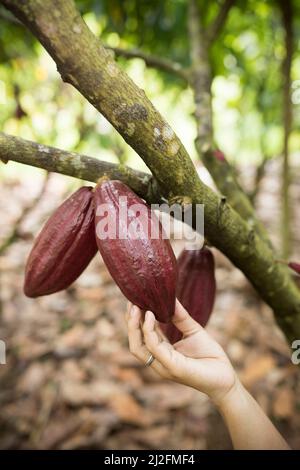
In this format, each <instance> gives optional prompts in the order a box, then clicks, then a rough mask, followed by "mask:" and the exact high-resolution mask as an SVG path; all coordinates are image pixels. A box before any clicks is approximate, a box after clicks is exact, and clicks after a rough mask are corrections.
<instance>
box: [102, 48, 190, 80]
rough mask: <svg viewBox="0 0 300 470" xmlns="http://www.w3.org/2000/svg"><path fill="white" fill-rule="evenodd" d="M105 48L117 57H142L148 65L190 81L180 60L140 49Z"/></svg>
mask: <svg viewBox="0 0 300 470" xmlns="http://www.w3.org/2000/svg"><path fill="white" fill-rule="evenodd" d="M105 49H107V50H110V51H113V52H114V54H115V55H116V57H125V58H126V59H142V60H143V61H144V62H145V64H146V65H147V66H148V67H152V68H155V69H157V70H160V71H163V72H167V73H170V74H172V75H176V76H178V77H179V78H181V79H183V80H184V81H188V72H187V70H185V69H184V68H183V67H182V65H181V64H179V63H178V62H173V61H172V60H168V59H164V58H162V57H158V56H154V55H151V54H147V53H146V52H143V51H140V50H139V49H129V50H128V49H122V48H120V47H110V46H105Z"/></svg>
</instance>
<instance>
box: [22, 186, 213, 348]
mask: <svg viewBox="0 0 300 470" xmlns="http://www.w3.org/2000/svg"><path fill="white" fill-rule="evenodd" d="M122 198H123V199H122ZM124 198H125V199H126V204H127V205H128V207H133V205H138V207H139V208H140V209H141V210H140V212H143V217H141V218H137V216H136V212H134V211H131V210H128V211H127V212H126V220H125V219H124V210H123V208H122V207H121V206H122V200H123V201H124ZM103 208H104V209H105V210H104V211H103ZM107 212H109V214H110V215H112V214H113V217H114V219H113V220H114V223H115V227H114V229H115V236H113V237H112V236H110V234H107V236H105V231H104V232H103V230H102V229H103V222H104V223H107V219H105V218H104V213H105V214H106V216H107ZM99 227H100V228H101V230H102V231H99V230H100V229H99ZM98 229H99V230H98ZM153 230H154V232H153ZM155 230H156V232H155ZM100 232H101V233H100ZM103 233H104V235H103ZM153 233H156V236H155V237H152V236H151V234H153ZM97 248H98V249H99V251H100V253H101V255H102V258H103V260H104V262H105V264H106V266H107V268H108V270H109V272H110V274H111V276H112V277H113V279H114V281H115V282H116V284H117V285H118V286H119V288H120V290H121V291H122V292H123V294H124V295H125V297H127V299H128V300H130V301H131V302H132V303H133V304H134V305H137V306H138V307H140V308H141V309H142V310H151V311H152V312H153V313H154V314H155V316H156V318H157V320H158V321H160V322H162V324H164V327H163V330H164V332H165V334H166V336H167V337H168V338H169V339H170V341H171V342H172V343H174V342H175V340H176V341H177V340H178V339H180V337H181V335H180V333H179V331H178V330H177V329H176V327H175V326H174V325H173V324H172V323H171V317H172V316H173V314H174V308H175V299H176V295H177V297H178V298H179V300H180V301H181V303H182V304H183V305H184V307H185V308H186V309H187V310H188V311H189V313H190V314H191V315H192V316H193V318H195V319H196V320H197V321H198V322H199V323H200V324H202V325H203V326H205V324H206V323H207V321H208V318H209V316H210V314H211V311H212V307H213V303H214V297H215V278H214V260H213V256H212V253H211V251H210V250H209V249H208V248H202V249H201V250H191V251H187V250H184V251H183V253H182V254H181V256H180V257H179V259H178V262H176V258H175V255H174V253H173V250H172V248H171V245H170V242H169V240H168V239H166V238H165V236H164V233H163V229H162V226H161V224H160V222H159V220H158V219H157V217H156V215H155V214H154V213H153V211H151V209H150V207H149V206H148V205H147V204H146V203H145V202H144V201H143V200H142V199H141V198H139V197H138V196H137V195H136V194H135V193H134V192H133V191H132V190H131V189H129V188H128V187H127V186H126V185H125V184H123V183H122V182H120V181H114V180H107V179H103V180H101V181H100V182H99V183H98V184H97V186H96V187H95V189H94V190H93V188H91V187H82V188H80V189H79V190H78V191H76V192H75V193H74V194H73V195H72V196H71V197H69V198H68V199H67V200H66V201H65V202H64V203H63V204H62V205H61V206H60V207H59V208H58V209H57V210H56V211H55V212H54V214H53V215H52V216H51V217H50V219H49V220H48V221H47V222H46V224H45V226H44V227H43V229H42V231H41V232H40V234H39V235H38V237H37V238H36V240H35V243H34V245H33V248H32V250H31V253H30V255H29V258H28V260H27V264H26V268H25V283H24V292H25V294H26V295H27V296H28V297H38V296H42V295H48V294H52V293H54V292H58V291H60V290H62V289H66V288H67V287H69V286H70V285H71V284H72V283H73V282H74V281H75V280H76V279H77V278H78V277H79V276H80V274H81V273H82V272H83V271H84V269H85V268H86V267H87V265H88V264H89V262H90V261H91V260H92V258H93V257H94V256H95V254H96V252H97Z"/></svg>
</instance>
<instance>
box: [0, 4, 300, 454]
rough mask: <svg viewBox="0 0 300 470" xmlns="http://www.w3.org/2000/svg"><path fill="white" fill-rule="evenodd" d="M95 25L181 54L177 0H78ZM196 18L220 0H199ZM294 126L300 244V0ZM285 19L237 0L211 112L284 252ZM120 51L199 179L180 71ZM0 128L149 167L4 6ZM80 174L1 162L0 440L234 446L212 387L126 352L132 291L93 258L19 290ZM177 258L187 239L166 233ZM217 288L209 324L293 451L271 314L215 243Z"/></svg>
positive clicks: (285, 370) (152, 50) (285, 352)
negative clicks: (57, 286) (43, 289)
mask: <svg viewBox="0 0 300 470" xmlns="http://www.w3.org/2000/svg"><path fill="white" fill-rule="evenodd" d="M76 4H77V5H78V7H79V8H80V10H81V13H82V14H83V16H84V19H85V21H86V22H87V24H88V26H89V27H90V28H91V29H92V31H93V32H94V33H95V34H96V35H98V36H99V37H100V36H101V39H102V40H103V41H104V42H105V43H106V44H107V45H108V46H110V47H112V48H116V47H117V48H123V49H130V50H131V49H139V50H140V51H143V52H146V53H148V54H154V55H156V56H160V57H165V58H169V59H172V60H173V61H176V62H178V63H180V64H182V65H183V66H188V65H189V44H188V37H187V24H186V23H187V14H186V13H187V12H186V10H187V8H186V6H187V2H186V1H185V0H173V1H169V0H167V1H158V0H153V1H150V0H141V1H138V0H126V1H120V0H103V1H88V0H81V1H76ZM200 4H202V9H203V12H204V23H209V22H210V21H211V19H212V18H213V17H214V16H215V15H216V13H217V11H218V8H219V6H220V4H221V2H204V1H202V2H200ZM292 22H293V23H292V25H293V56H292V65H291V84H290V106H291V110H292V125H291V129H290V132H289V170H290V178H289V188H288V191H289V205H290V221H289V226H290V233H289V253H290V256H291V257H294V258H295V259H296V260H297V257H298V261H299V258H300V256H299V249H298V247H299V240H300V222H299V221H300V207H299V201H300V178H299V177H300V166H299V156H300V152H299V147H300V130H299V124H300V74H299V72H300V54H299V30H300V5H299V3H298V2H296V1H294V2H293V3H292ZM285 34H286V32H285V28H284V24H283V21H282V14H281V10H280V5H279V4H277V2H273V1H258V0H249V1H247V2H246V1H237V2H236V3H235V4H234V6H233V7H232V8H231V11H230V13H229V15H228V19H227V22H226V24H225V26H224V28H223V30H222V32H221V34H220V35H219V37H218V39H217V40H216V41H215V43H214V45H213V47H212V49H211V53H210V61H211V66H212V70H213V77H214V78H213V86H212V92H213V113H214V114H213V117H214V133H215V139H216V143H217V145H218V146H219V147H220V148H221V149H222V150H223V151H224V152H225V154H226V158H227V159H228V160H229V161H230V163H231V164H232V165H233V167H234V169H235V172H236V174H237V175H238V177H239V179H240V182H241V183H242V185H243V187H244V188H245V190H246V191H247V193H248V194H249V196H250V197H251V199H252V200H253V203H254V204H255V206H256V208H257V212H258V215H259V216H260V218H261V220H262V221H263V222H264V224H265V226H266V227H267V228H268V230H269V232H270V234H271V237H272V241H273V242H274V244H275V246H276V247H277V248H278V250H280V247H281V234H282V226H281V224H282V222H281V221H282V197H281V187H282V178H283V171H282V168H283V166H282V164H283V157H282V154H283V147H284V132H285V131H284V128H285V126H284V109H283V107H284V105H283V83H284V76H283V72H282V70H283V63H284V59H285V57H286V49H285V40H284V38H285ZM118 63H119V64H120V66H121V67H122V68H124V70H126V72H127V73H128V74H129V75H130V76H131V77H132V79H133V80H134V81H135V83H137V84H138V85H139V86H140V87H142V88H143V89H145V91H146V94H147V96H148V97H149V98H150V99H151V100H152V102H153V103H154V105H155V106H156V107H157V108H158V110H159V111H160V112H161V113H162V114H163V116H164V117H165V118H166V120H167V121H168V122H169V123H170V125H171V126H172V127H173V129H174V130H175V132H176V133H177V134H178V135H179V137H180V138H181V140H182V141H183V143H184V145H185V146H186V148H187V150H188V152H189V154H190V155H191V157H192V158H193V160H194V162H195V165H196V166H197V168H198V171H199V174H200V176H201V178H202V179H203V180H204V181H205V182H206V183H207V184H209V185H210V186H211V187H214V186H213V182H212V180H211V178H210V176H209V174H208V172H207V170H206V169H205V168H204V167H203V166H202V165H201V162H200V161H199V160H198V157H197V155H196V152H195V148H194V139H195V137H196V125H195V120H194V117H193V112H194V101H193V94H192V92H191V90H190V89H189V88H188V87H187V85H186V84H185V83H184V82H183V81H182V80H181V79H180V78H178V77H174V76H172V75H170V74H167V73H166V72H162V71H159V70H156V69H153V68H148V67H146V65H145V62H144V61H143V60H142V59H130V60H129V59H125V58H118ZM0 110H1V112H0V129H1V130H2V131H3V132H6V133H8V134H13V135H16V136H20V137H22V138H25V139H30V140H34V141H37V142H39V143H42V144H48V145H53V146H56V147H60V148H63V149H65V150H70V151H76V152H80V153H83V154H86V155H90V156H94V157H96V158H100V159H101V160H106V161H110V162H121V163H126V164H127V165H130V166H132V167H134V168H137V169H141V170H144V171H147V169H146V167H145V165H144V164H143V162H142V160H141V159H140V158H139V157H138V156H137V155H136V154H135V152H134V151H133V150H132V149H131V148H130V147H129V146H127V145H126V144H125V142H124V141H123V140H122V138H121V137H120V136H119V135H118V134H117V132H116V131H114V129H113V128H112V126H111V125H110V124H109V123H108V122H107V121H106V119H105V118H104V117H102V116H101V115H100V114H99V113H98V112H97V111H96V110H95V109H94V108H93V107H92V106H91V105H90V104H89V103H88V102H87V101H86V100H85V99H84V98H83V97H81V96H80V94H79V93H78V92H77V91H76V90H75V89H73V88H72V87H71V86H70V85H68V84H64V83H63V82H62V80H61V79H60V76H59V74H58V72H57V71H56V66H55V64H54V62H53V61H52V59H51V58H50V57H49V55H48V54H47V53H46V52H45V50H44V49H43V47H42V46H41V45H40V44H39V43H38V42H37V41H36V40H35V39H34V38H33V36H32V35H31V34H30V33H29V32H28V31H27V30H26V29H25V28H24V27H22V25H20V24H19V23H18V22H17V20H15V19H14V17H12V16H11V15H10V14H9V13H8V12H7V11H6V10H5V9H4V8H1V7H0ZM82 184H83V182H82V181H79V180H75V179H72V178H69V177H66V176H63V175H57V174H51V175H49V174H46V172H45V171H44V170H39V169H35V168H32V167H29V166H24V165H20V164H17V163H14V162H9V163H8V164H6V165H4V164H2V162H1V164H0V188H1V199H0V214H1V218H0V339H1V340H3V341H5V343H6V348H7V349H6V364H5V365H0V410H1V411H0V448H2V449H7V448H47V449H56V448H59V449H60V448H65V449H81V448H100V449H154V448H157V449H159V448H161V449H164V448H165V449H182V448H185V449H194V448H197V449H227V448H230V447H231V444H230V439H229V436H228V433H227V431H226V429H225V427H224V425H223V422H222V419H221V417H220V416H219V415H218V413H217V412H216V410H215V409H214V407H213V406H212V405H211V403H210V402H209V400H208V399H207V398H206V396H204V395H202V394H200V393H198V392H195V391H193V390H192V389H188V388H186V387H183V386H180V385H177V384H174V383H169V382H166V381H162V380H161V379H160V378H159V377H158V376H156V375H155V374H154V373H152V371H151V370H149V369H145V368H143V367H141V366H140V364H139V363H138V362H137V361H136V360H135V359H134V357H133V356H132V355H131V354H130V353H129V351H128V342H127V334H126V327H125V321H124V311H125V307H126V301H125V299H124V297H123V296H122V295H121V293H120V292H119V290H118V288H117V287H116V286H115V284H114V282H113V281H112V279H111V278H110V276H109V274H108V272H107V270H106V268H105V266H104V265H103V262H102V260H101V258H100V255H99V254H98V255H97V256H96V258H95V259H94V260H93V261H92V263H91V264H90V266H89V267H88V268H87V270H86V271H85V272H84V273H83V274H82V276H81V277H80V278H79V279H78V280H77V281H76V282H75V283H74V284H73V285H72V286H71V287H70V288H69V289H67V290H66V291H64V292H61V293H58V294H54V295H51V296H48V297H44V298H39V299H35V300H33V299H28V298H26V297H25V296H24V294H23V292H22V285H23V279H24V264H25V262H26V257H27V256H28V254H29V251H30V249H31V246H32V243H33V240H34V238H35V236H36V235H37V233H38V232H39V230H40V229H41V227H42V225H43V223H44V222H45V221H46V220H47V218H48V217H49V215H50V214H51V213H52V212H53V211H54V210H55V209H56V207H57V206H58V205H59V204H60V203H61V202H62V201H63V200H64V199H65V198H66V197H68V196H69V195H70V194H71V192H73V191H74V190H75V189H77V188H78V187H80V186H81V185H82ZM172 243H173V248H174V250H175V253H176V254H179V253H180V251H181V249H182V248H183V245H184V243H183V241H179V240H173V242H172ZM214 254H215V258H216V277H217V285H218V292H217V299H216V304H215V308H214V312H213V315H212V317H211V320H210V322H209V325H208V327H207V328H208V330H209V331H210V333H211V334H212V335H213V336H214V337H215V338H216V339H217V340H218V341H219V342H220V343H221V344H222V345H223V346H224V348H225V350H226V352H227V353H228V355H229V356H230V358H231V360H232V361H233V363H234V366H235V368H236V369H237V370H238V372H239V374H240V377H241V380H242V381H243V383H244V384H245V386H246V387H247V388H248V389H249V390H250V392H251V393H252V394H253V395H254V396H255V398H256V399H257V400H258V402H259V403H260V405H261V406H262V407H263V409H264V410H265V411H266V413H268V415H269V416H270V417H271V419H272V420H273V421H274V422H275V425H276V426H278V428H279V429H280V431H281V432H282V433H283V435H284V437H285V438H286V439H287V440H288V442H289V443H290V444H291V445H292V446H293V447H294V448H297V449H299V448H300V395H299V392H300V381H299V373H298V369H297V367H295V366H294V365H292V363H291V358H290V356H291V350H290V346H289V345H287V344H286V341H285V339H284V337H283V335H282V333H281V332H280V330H279V329H278V328H277V326H276V324H275V322H274V319H273V315H272V312H271V311H270V309H269V308H268V307H267V306H266V305H265V304H264V303H263V302H262V301H261V300H260V298H259V297H258V296H257V294H256V293H255V291H254V290H253V289H252V287H251V286H250V285H249V283H248V281H247V280H246V279H245V277H244V275H243V274H242V273H241V272H240V271H239V270H237V269H236V268H234V266H233V265H232V264H231V263H230V261H228V260H227V259H226V258H225V257H224V256H223V255H222V254H221V253H220V252H218V251H217V250H214Z"/></svg>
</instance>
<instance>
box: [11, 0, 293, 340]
mask: <svg viewBox="0 0 300 470" xmlns="http://www.w3.org/2000/svg"><path fill="white" fill-rule="evenodd" d="M2 1H3V3H4V4H5V5H6V6H7V7H8V8H9V9H11V10H12V11H13V12H14V13H15V14H16V15H17V17H18V18H19V19H21V21H22V22H23V23H24V24H26V25H27V26H28V27H29V28H30V29H31V30H32V31H33V32H34V34H35V35H36V36H37V37H38V39H39V40H40V42H41V43H42V44H43V45H44V46H45V48H46V49H47V51H48V52H49V53H50V55H51V56H52V57H53V59H54V60H55V62H56V64H57V67H58V70H59V71H60V73H61V75H62V77H63V79H64V80H66V81H68V82H69V83H71V84H72V85H73V86H75V87H76V88H77V89H78V90H79V91H80V92H81V93H82V94H83V95H84V96H85V97H86V98H87V99H88V100H89V101H90V102H91V103H92V104H93V105H94V106H95V107H96V108H97V109H98V110H99V111H100V112H101V113H102V114H103V115H104V116H105V117H106V118H107V119H108V120H109V121H110V122H111V123H112V125H113V126H114V127H115V128H116V129H117V131H118V132H119V133H120V134H121V135H122V136H123V138H124V139H125V140H126V142H127V143H128V144H129V145H131V146H132V148H134V149H135V150H136V152H137V153H138V154H139V155H140V157H141V158H142V159H143V160H144V161H145V163H146V164H147V165H148V167H149V168H150V170H151V172H152V174H153V175H154V177H155V179H156V182H157V185H158V189H159V191H160V193H161V194H162V195H163V196H164V197H165V198H166V199H168V200H169V201H170V202H175V201H177V202H181V203H182V204H185V203H187V202H190V203H192V204H193V206H194V208H196V204H204V206H205V230H206V234H205V235H206V237H207V239H208V240H209V241H210V242H211V243H212V244H213V245H215V246H216V247H217V248H219V249H220V250H221V251H222V252H223V253H224V254H225V255H227V256H228V257H229V258H230V259H231V260H232V262H233V263H234V264H235V265H236V266H237V267H239V268H240V269H241V270H242V271H243V272H244V273H245V274H246V276H247V277H248V278H249V280H250V281H251V282H252V284H253V285H254V286H255V287H256V289H257V290H258V292H259V293H260V295H261V297H262V298H263V299H264V300H265V301H266V302H267V303H269V305H270V306H271V307H272V308H273V309H274V311H275V313H276V317H277V321H278V323H279V324H280V325H281V327H282V328H283V330H284V331H285V333H286V335H287V336H288V338H289V339H294V338H298V337H299V335H300V293H299V291H298V289H297V287H296V285H295V284H294V282H293V281H292V279H291V276H290V273H289V270H288V269H287V268H286V267H285V266H283V265H280V264H279V263H276V259H275V255H274V253H273V252H272V250H271V249H270V248H269V246H268V245H267V244H266V243H265V242H264V241H263V240H261V238H260V237H258V236H257V235H256V233H255V232H254V231H253V229H252V228H251V227H250V226H249V224H248V223H247V222H246V221H244V220H243V219H242V218H241V217H240V216H239V214H238V213H237V212H236V211H235V210H234V209H232V207H231V206H230V205H229V204H227V203H226V202H225V201H224V200H223V198H220V197H219V196H218V195H217V194H215V193H214V192H213V191H211V190H210V189H209V188H208V187H207V186H206V185H205V184H203V183H202V182H201V181H200V179H199V177H198V175H197V172H196V170H195V167H194V165H193V163H192V161H191V159H190V158H189V155H188V154H187V152H186V149H185V148H184V146H183V145H182V143H181V141H180V140H179V139H178V137H177V136H176V134H175V133H174V131H173V130H172V129H171V127H170V126H169V125H168V123H167V122H166V121H165V120H164V119H163V118H162V116H161V115H160V114H159V112H158V111H157V110H156V109H155V108H154V107H153V105H152V103H151V102H150V101H149V100H148V98H147V97H146V95H145V93H144V92H143V91H142V90H141V89H140V88H138V87H137V86H136V85H135V84H134V82H133V81H132V80H131V79H130V78H129V77H128V76H127V75H126V73H125V72H123V71H122V70H121V69H120V68H119V67H118V66H117V64H116V63H115V62H114V61H113V59H112V57H111V54H110V53H109V52H108V51H106V50H105V48H104V47H103V46H102V45H101V43H100V42H99V39H98V38H96V37H95V36H94V35H93V34H92V33H91V31H90V30H89V29H88V27H87V25H86V24H85V23H84V21H83V20H82V18H81V17H80V15H79V12H78V11H77V10H76V7H75V5H74V2H73V1H72V0H56V1H55V2H53V1H51V0H44V1H43V2H41V1H39V0H23V1H22V2H19V1H18V0H2Z"/></svg>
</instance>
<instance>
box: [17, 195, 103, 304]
mask: <svg viewBox="0 0 300 470" xmlns="http://www.w3.org/2000/svg"><path fill="white" fill-rule="evenodd" d="M96 252H97V245H96V238H95V224H94V204H93V193H92V188H91V187H87V186H85V187H82V188H80V189H78V190H77V191H76V192H75V193H74V194H72V196H70V197H69V198H68V199H67V200H66V201H64V202H63V203H62V204H61V205H60V206H59V207H58V209H56V211H55V212H54V214H53V215H52V216H51V217H50V219H49V220H48V221H47V222H46V224H45V225H44V227H43V229H42V231H41V232H40V234H39V235H38V237H37V238H36V240H35V242H34V245H33V248H32V250H31V252H30V255H29V258H28V260H27V264H26V268H25V283H24V293H25V294H26V295H27V296H28V297H39V296H41V295H48V294H53V293H54V292H58V291H60V290H62V289H66V288H67V287H69V286H70V285H71V284H72V283H73V282H74V281H75V280H76V279H77V278H78V277H79V276H80V274H81V273H82V272H83V271H84V269H85V268H86V267H87V265H88V264H89V262H90V261H91V259H92V258H93V257H94V255H95V254H96Z"/></svg>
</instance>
